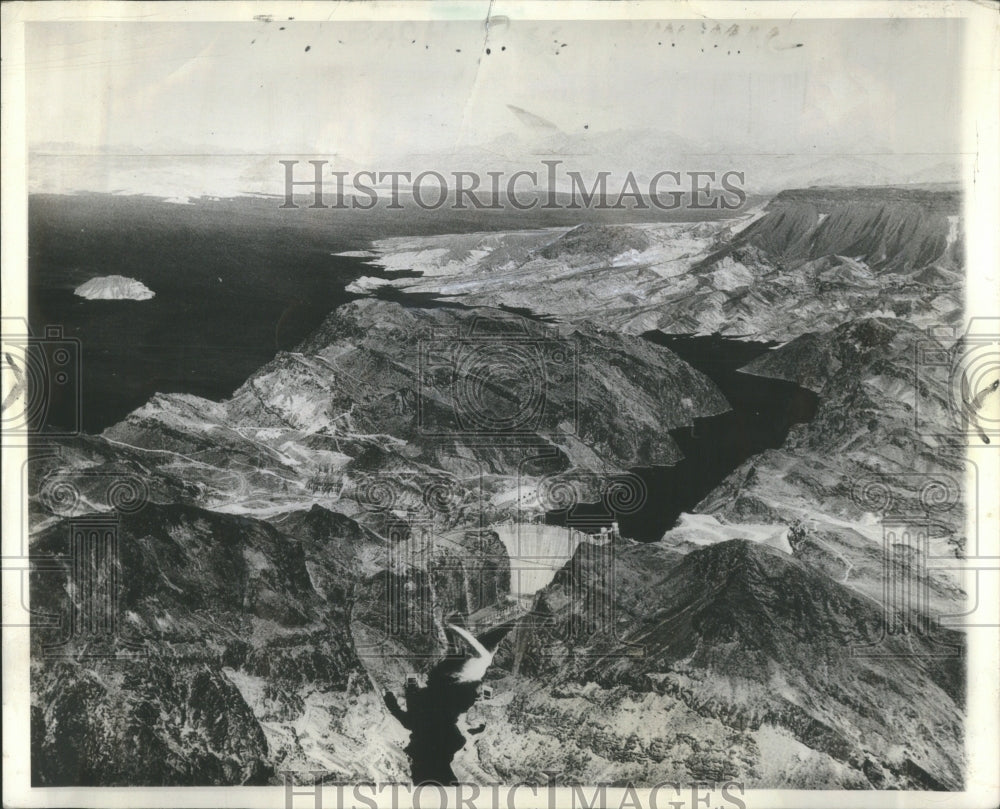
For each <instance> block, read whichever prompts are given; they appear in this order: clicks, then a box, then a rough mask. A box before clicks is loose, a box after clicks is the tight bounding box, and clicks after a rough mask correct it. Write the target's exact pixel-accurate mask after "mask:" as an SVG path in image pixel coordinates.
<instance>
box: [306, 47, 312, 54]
mask: <svg viewBox="0 0 1000 809" xmlns="http://www.w3.org/2000/svg"><path fill="white" fill-rule="evenodd" d="M311 47H312V45H306V53H309V49H310V48H311Z"/></svg>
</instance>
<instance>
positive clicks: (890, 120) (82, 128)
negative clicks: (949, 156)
mask: <svg viewBox="0 0 1000 809" xmlns="http://www.w3.org/2000/svg"><path fill="white" fill-rule="evenodd" d="M289 8H291V7H289ZM961 26H962V22H961V21H942V20H916V19H913V20H893V21H888V20H887V21H880V20H876V21H872V20H866V21H854V20H844V21H812V20H804V21H798V22H787V21H783V22H775V23H773V24H772V23H766V22H754V23H751V24H742V23H733V22H731V21H724V22H721V23H719V24H716V23H714V22H705V23H702V22H700V21H690V20H688V21H685V22H674V23H672V24H671V23H668V22H666V21H665V22H662V23H657V22H620V23H614V22H611V23H609V22H510V23H507V22H504V21H503V20H499V21H495V22H494V24H493V25H491V26H490V28H489V30H488V31H487V30H486V27H485V26H484V24H483V22H482V21H476V22H465V21H461V22H447V23H414V22H400V23H315V22H299V21H280V20H275V21H273V22H270V23H265V22H247V23H242V22H240V23H233V22H228V23H209V24H205V23H201V24H183V23H161V22H153V23H118V24H108V23H103V24H102V23H85V24H84V23H72V24H65V23H33V24H30V25H29V26H28V34H27V36H28V40H27V58H28V71H29V72H28V111H29V133H28V135H29V143H30V144H31V146H32V147H33V148H39V147H42V148H45V147H46V145H47V144H54V143H62V144H72V145H73V148H74V149H79V150H80V151H83V152H87V151H94V150H104V149H108V148H110V149H112V150H115V151H118V150H120V151H126V152H127V151H133V150H136V149H141V150H142V151H145V152H165V153H175V152H188V151H195V152H199V153H215V152H219V153H223V152H234V151H236V152H253V153H268V154H294V153H301V154H321V155H333V154H341V155H348V156H351V157H353V158H356V159H362V160H364V159H371V158H373V157H374V158H377V159H384V158H386V157H388V156H392V155H400V154H413V153H438V152H442V151H445V152H448V151H464V150H470V149H476V148H481V147H485V148H487V149H490V148H507V149H509V148H510V146H511V144H516V145H517V148H525V149H528V150H529V151H530V149H531V148H532V147H533V146H534V145H537V144H544V143H551V142H553V139H556V140H558V139H560V138H561V139H563V141H564V142H565V143H566V144H568V145H569V148H572V144H574V143H577V142H580V143H582V144H584V146H583V147H582V148H584V149H591V150H595V149H596V150H602V149H614V148H616V144H615V138H614V137H605V138H603V139H602V138H601V133H607V132H612V131H615V130H648V131H649V132H650V133H652V135H651V136H652V137H654V138H655V137H660V136H661V135H662V137H663V138H664V140H665V142H669V141H670V137H671V133H673V134H675V135H677V136H680V138H682V139H683V140H684V141H687V142H689V143H688V146H687V147H686V148H688V149H689V150H691V149H693V150H696V151H701V150H704V151H705V152H707V153H712V152H718V151H720V150H723V151H734V152H792V153H812V154H818V155H822V154H843V153H852V154H858V153H862V154H864V153H909V152H933V153H949V152H954V151H956V150H957V146H958V139H957V136H958V133H959V127H960V110H961V97H960V92H959V86H960V85H959V80H960V68H961V58H962V50H961V42H962V36H961V34H962V29H961ZM487 48H489V49H490V54H489V55H487V53H486V49H487ZM511 107H516V108H518V110H524V111H525V113H527V114H525V113H521V112H518V111H517V110H512V109H511Z"/></svg>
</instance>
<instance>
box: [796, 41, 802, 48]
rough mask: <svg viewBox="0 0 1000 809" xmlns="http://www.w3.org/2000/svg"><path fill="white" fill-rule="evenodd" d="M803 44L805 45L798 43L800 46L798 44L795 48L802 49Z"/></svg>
mask: <svg viewBox="0 0 1000 809" xmlns="http://www.w3.org/2000/svg"><path fill="white" fill-rule="evenodd" d="M802 44H803V43H801V42H800V43H798V44H797V45H796V46H795V47H796V48H801V47H802Z"/></svg>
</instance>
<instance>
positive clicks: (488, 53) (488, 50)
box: [486, 48, 490, 56]
mask: <svg viewBox="0 0 1000 809" xmlns="http://www.w3.org/2000/svg"><path fill="white" fill-rule="evenodd" d="M486 55H487V56H489V55H490V49H489V48H487V49H486Z"/></svg>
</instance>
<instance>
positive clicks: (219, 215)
mask: <svg viewBox="0 0 1000 809" xmlns="http://www.w3.org/2000/svg"><path fill="white" fill-rule="evenodd" d="M273 207H274V206H273V203H271V204H270V205H269V206H267V207H265V206H263V205H254V204H251V203H247V204H246V205H244V206H243V207H240V208H238V209H237V208H236V207H235V204H233V205H230V204H224V203H216V204H214V205H206V206H182V205H170V204H167V203H164V202H161V201H157V200H145V199H142V198H136V197H114V196H108V195H94V196H86V195H84V196H75V197H44V196H43V197H33V198H32V199H31V202H30V206H29V233H28V236H29V246H28V247H29V269H30V271H29V315H30V322H31V327H32V331H33V332H34V333H35V334H43V333H44V329H45V327H46V326H51V325H58V326H61V327H62V329H63V333H64V335H65V336H67V337H70V338H74V339H77V340H79V341H80V350H81V356H82V368H81V369H80V380H81V385H82V391H81V392H82V402H81V404H82V407H81V411H82V419H83V425H82V426H83V429H84V431H86V432H89V433H97V432H100V431H101V430H103V429H104V428H105V427H108V426H110V425H111V424H114V423H115V422H117V421H119V420H121V419H122V418H123V417H124V416H125V415H126V414H127V413H129V412H130V411H131V410H133V409H135V408H137V407H139V406H140V405H142V404H143V403H145V402H146V401H147V400H148V399H149V397H150V396H152V395H153V394H154V393H174V392H184V393H193V394H196V395H198V396H203V397H206V398H209V399H221V398H225V397H226V396H228V395H230V394H231V393H232V392H233V390H235V389H236V388H237V387H238V386H239V385H240V384H241V383H242V382H243V381H244V380H245V379H246V378H247V377H248V376H249V375H250V374H252V373H253V372H254V371H255V370H257V369H258V368H260V367H261V366H262V365H263V364H264V363H266V362H268V361H269V360H270V359H272V358H273V357H274V354H275V352H276V351H278V350H282V349H284V350H287V349H291V348H293V347H294V346H295V345H296V344H298V343H299V342H300V341H301V340H302V339H303V338H304V337H306V336H307V335H308V334H309V333H310V332H311V331H312V330H313V329H315V328H316V327H317V326H318V325H319V324H320V323H321V322H322V320H323V318H324V316H325V315H326V314H327V313H328V312H329V311H330V310H331V309H333V308H335V307H336V306H338V305H340V304H341V303H344V302H345V301H347V300H350V299H351V298H352V297H354V296H353V295H350V294H349V293H346V292H344V287H345V286H346V285H347V284H349V283H350V282H351V281H352V280H354V279H355V278H357V277H359V276H361V275H378V272H377V271H376V270H375V269H374V268H372V267H368V266H366V265H364V264H363V263H362V262H361V261H360V260H358V259H353V258H343V257H338V256H334V255H331V253H336V252H341V251H344V250H349V249H355V248H357V247H358V246H360V245H359V243H358V238H357V237H352V236H351V234H350V233H345V232H342V231H338V230H337V229H336V228H334V227H333V226H332V225H330V224H329V223H326V224H325V226H324V225H323V224H322V223H317V222H316V221H315V220H308V219H307V218H305V217H299V216H288V215H286V216H284V217H280V216H278V214H277V213H276V212H275V211H274V210H272V208H273ZM287 213H297V212H287ZM361 244H363V241H362V242H361ZM103 275H124V276H126V277H129V278H135V279H137V280H139V281H142V282H143V283H144V284H145V285H146V286H147V287H149V288H150V289H152V290H153V291H154V292H155V293H156V296H155V297H154V298H152V299H151V300H146V301H114V300H112V301H106V300H85V299H83V298H80V297H77V296H76V295H74V294H73V290H74V289H75V288H76V287H77V286H79V285H80V284H82V283H83V282H84V281H86V280H88V279H90V278H93V277H95V276H103ZM73 404H74V403H73V402H71V401H65V402H62V403H56V406H55V407H53V408H51V410H50V413H49V414H48V422H49V424H50V425H52V426H55V427H60V428H65V426H66V424H67V423H70V422H71V421H72V420H73V412H72V409H71V408H72V407H73Z"/></svg>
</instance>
